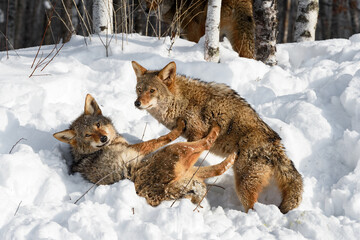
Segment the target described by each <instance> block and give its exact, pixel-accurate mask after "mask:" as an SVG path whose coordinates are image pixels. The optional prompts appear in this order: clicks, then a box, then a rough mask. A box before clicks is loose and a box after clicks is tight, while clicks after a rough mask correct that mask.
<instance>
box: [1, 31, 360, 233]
mask: <svg viewBox="0 0 360 240" xmlns="http://www.w3.org/2000/svg"><path fill="white" fill-rule="evenodd" d="M119 39H121V35H118V40H117V41H116V39H113V40H112V42H111V46H110V56H109V57H108V58H107V57H105V48H104V47H103V45H102V43H101V41H100V39H99V38H98V37H96V36H93V37H92V38H91V40H90V39H87V41H86V42H87V43H85V41H84V38H83V37H80V36H76V37H73V39H72V40H71V41H70V42H69V43H67V44H65V46H64V47H63V49H62V50H61V51H60V53H59V55H58V56H56V57H55V58H54V60H53V61H52V62H51V63H50V64H49V65H48V66H47V67H46V68H45V69H44V70H43V71H42V72H40V71H36V72H35V73H34V74H35V75H41V74H46V75H43V76H33V77H31V78H29V77H28V76H29V75H30V74H31V72H32V69H30V66H31V64H32V61H33V59H34V57H35V54H36V52H37V48H28V49H20V50H17V51H16V52H17V54H18V55H17V54H16V53H15V52H13V51H12V52H10V53H9V54H10V57H9V59H7V57H6V52H0V72H1V74H0V202H1V205H0V212H1V214H0V239H286V240H287V239H326V240H330V239H336V240H338V239H359V236H360V34H359V35H354V36H352V37H351V38H350V39H349V40H347V39H334V40H328V41H318V42H307V43H294V44H283V45H278V55H277V59H278V62H279V64H278V66H275V67H269V66H266V65H264V64H263V63H261V62H257V61H254V60H249V59H242V58H239V57H237V54H236V53H235V52H233V51H232V50H231V47H230V44H229V43H228V42H225V43H222V45H221V48H220V50H221V63H220V64H215V63H207V62H204V60H203V42H200V43H199V44H195V43H191V42H188V41H185V40H181V39H178V40H177V41H176V43H175V45H174V46H173V47H172V51H171V52H170V53H169V51H168V48H169V47H170V42H169V39H165V40H164V39H161V40H158V39H156V38H150V37H143V36H138V35H132V36H128V42H127V43H126V42H125V43H124V49H123V50H122V47H121V46H122V43H121V41H120V40H119ZM52 48H53V46H44V47H42V48H41V51H40V55H41V53H43V54H42V58H44V57H45V56H46V55H47V54H48V53H49V52H50V51H51V50H52ZM40 55H39V57H40ZM131 60H135V61H138V62H139V63H140V64H142V65H143V66H145V67H147V68H148V69H159V68H162V67H163V66H165V64H167V63H168V62H170V61H173V60H174V61H175V62H176V64H177V70H178V72H179V73H182V74H185V75H188V76H191V77H195V78H200V79H202V80H204V81H215V82H222V83H226V84H228V85H229V86H231V87H232V88H233V89H235V90H236V91H237V92H239V93H240V95H242V96H243V97H244V98H245V99H247V101H248V102H249V103H250V104H251V105H252V106H253V107H254V108H255V109H256V111H257V112H258V113H259V114H260V116H261V117H262V118H263V119H264V120H265V121H266V122H267V123H268V124H269V125H270V126H271V127H272V128H274V129H275V130H276V131H277V132H278V133H279V134H280V136H281V137H282V138H283V143H284V145H285V147H286V149H287V152H288V155H289V156H290V157H291V158H292V160H293V161H294V163H295V165H296V167H297V169H298V170H299V172H300V173H301V174H302V175H303V178H304V184H305V187H304V188H305V189H304V194H303V202H302V204H301V206H300V207H299V208H297V209H295V210H293V211H290V212H289V213H288V214H285V215H283V214H281V213H280V211H279V210H278V208H277V207H276V206H275V205H272V204H269V203H278V202H279V200H280V199H279V193H278V192H277V190H276V189H275V188H274V187H270V188H269V189H267V191H266V192H265V193H264V194H263V195H262V196H261V202H262V203H257V204H256V205H255V209H254V210H251V211H250V212H249V213H248V214H246V213H244V212H243V208H242V207H241V204H240V203H239V200H238V199H237V197H236V194H235V191H234V184H233V173H232V171H231V170H230V171H228V172H227V173H226V174H224V175H223V176H221V177H219V178H218V179H217V182H216V184H217V185H220V186H222V187H224V188H225V189H222V188H219V187H216V186H213V187H212V188H211V189H210V191H209V193H208V195H207V197H206V199H205V200H204V201H203V203H202V205H203V208H201V209H199V210H195V211H194V209H195V207H196V206H195V205H193V204H192V203H191V202H190V201H189V200H180V201H177V202H176V204H175V205H174V206H173V207H170V205H171V203H172V202H163V203H162V204H161V205H160V206H158V207H156V208H153V207H151V206H149V205H147V204H146V201H145V199H143V198H141V197H138V196H137V195H136V193H135V190H134V185H133V183H132V182H130V181H128V180H123V181H120V182H118V183H116V184H113V185H110V186H99V187H96V188H94V189H92V190H90V191H89V192H88V193H87V194H86V195H85V197H84V198H82V199H81V200H80V201H79V203H78V204H74V202H75V201H76V200H77V199H78V198H79V197H80V196H81V195H82V194H83V193H84V192H85V191H86V190H88V189H89V188H90V187H91V186H92V185H91V184H90V183H88V182H86V181H85V180H84V179H82V177H81V176H80V175H78V174H75V175H69V174H68V167H67V164H66V162H67V160H69V152H68V151H69V149H68V147H67V146H66V144H63V143H60V142H58V141H57V140H56V139H55V138H53V136H52V134H53V133H54V132H57V131H60V130H63V129H65V128H67V127H68V125H69V123H70V122H71V121H72V120H74V119H75V118H76V117H77V116H78V115H79V114H80V113H81V112H82V111H83V105H84V100H85V96H86V94H87V93H91V94H92V95H93V96H94V97H95V98H96V100H97V102H98V103H99V104H100V105H101V107H102V110H103V113H104V114H105V115H107V116H110V117H111V118H112V119H113V122H114V123H115V126H116V128H117V129H118V131H119V132H120V133H124V135H125V136H126V138H128V140H129V141H130V142H134V141H136V140H138V139H141V137H142V135H143V132H144V128H145V125H146V123H147V127H146V131H145V136H144V140H147V139H151V138H155V137H158V136H160V135H162V134H165V133H167V132H168V130H167V129H165V127H164V126H162V125H160V124H158V123H157V121H156V120H154V119H153V118H152V117H151V116H150V115H148V114H147V113H146V112H145V111H140V110H138V109H136V108H135V107H134V104H133V102H134V100H135V99H136V96H135V83H136V80H135V74H134V72H133V69H132V67H131V63H130V61H131ZM22 138H24V139H22ZM20 139H22V140H21V141H20V142H19V143H18V144H16V146H15V147H14V148H13V149H12V147H13V146H14V145H15V143H16V142H17V141H18V140H20ZM180 140H184V139H180ZM11 149H12V151H11V153H9V152H10V150H11ZM220 160H221V159H220V158H218V157H216V156H213V155H211V154H210V155H209V156H208V157H207V158H206V160H205V162H206V164H210V163H217V162H219V161H220ZM214 181H215V179H210V180H209V183H213V182H214ZM263 203H266V204H263Z"/></svg>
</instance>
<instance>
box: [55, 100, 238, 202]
mask: <svg viewBox="0 0 360 240" xmlns="http://www.w3.org/2000/svg"><path fill="white" fill-rule="evenodd" d="M176 125H177V126H176V127H175V128H174V129H173V130H172V131H171V132H170V133H168V134H166V135H164V136H162V137H160V138H158V139H153V140H149V141H146V142H142V143H137V144H129V143H128V142H127V141H126V140H125V139H124V138H123V137H122V136H121V135H120V134H118V133H117V132H116V130H115V128H114V126H113V124H112V122H111V120H110V119H109V118H108V117H105V116H103V115H102V112H101V109H100V107H99V105H98V104H97V103H96V101H95V99H94V98H93V97H92V96H91V95H90V94H88V95H87V96H86V100H85V108H84V113H83V114H82V115H80V116H79V117H78V118H77V119H76V120H75V121H74V122H73V123H72V124H71V125H70V128H69V129H67V130H64V131H61V132H58V133H55V134H54V137H55V138H56V139H58V140H59V141H62V142H65V143H68V144H70V146H71V149H72V155H73V158H74V163H73V165H72V167H71V169H72V171H73V172H79V173H81V174H82V176H84V178H86V179H87V180H89V181H90V182H92V183H96V184H104V185H106V184H112V183H115V182H117V181H119V180H122V179H129V180H131V181H133V182H134V184H135V188H136V192H137V194H138V195H139V196H142V197H145V198H146V200H147V202H148V203H149V204H150V205H152V206H157V205H158V204H160V203H161V202H162V201H163V200H170V199H177V198H180V197H185V198H190V199H191V200H192V202H194V203H199V202H200V201H201V199H202V197H203V196H204V195H205V193H206V185H205V183H204V180H205V179H206V178H210V177H214V176H218V175H221V174H222V173H224V172H225V171H226V170H227V169H228V168H230V167H231V166H232V165H233V163H234V161H235V154H234V155H232V156H230V157H228V158H227V159H225V160H224V161H223V162H221V163H219V164H217V165H213V166H205V167H200V168H198V167H194V166H193V165H194V164H195V162H196V161H197V159H198V157H199V156H200V154H201V153H202V152H203V151H204V150H208V149H210V147H211V146H212V144H213V143H214V141H215V140H216V137H217V136H218V134H219V130H220V127H219V126H217V125H216V124H215V123H214V126H213V127H212V129H211V131H210V133H209V134H208V136H207V137H205V138H203V139H201V140H199V141H196V142H187V143H175V144H172V145H169V146H167V147H164V148H162V149H160V150H158V151H157V152H155V153H152V152H154V151H155V150H157V149H158V148H160V147H162V146H164V145H166V144H167V143H169V142H171V141H172V140H175V139H176V138H178V137H179V136H180V134H181V132H182V131H183V129H184V128H185V122H184V121H183V120H181V119H178V120H177V121H176ZM151 153H152V154H151ZM196 171H197V174H196V175H194V173H195V172H196ZM193 175H194V177H192V176H193Z"/></svg>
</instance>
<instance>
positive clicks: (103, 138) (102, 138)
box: [100, 136, 108, 143]
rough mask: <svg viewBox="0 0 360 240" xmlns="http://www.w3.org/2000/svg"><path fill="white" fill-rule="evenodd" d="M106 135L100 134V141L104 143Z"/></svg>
mask: <svg viewBox="0 0 360 240" xmlns="http://www.w3.org/2000/svg"><path fill="white" fill-rule="evenodd" d="M107 139H108V138H107V136H101V137H100V141H101V142H102V143H105V142H106V141H107Z"/></svg>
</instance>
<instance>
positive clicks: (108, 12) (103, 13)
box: [93, 0, 113, 34]
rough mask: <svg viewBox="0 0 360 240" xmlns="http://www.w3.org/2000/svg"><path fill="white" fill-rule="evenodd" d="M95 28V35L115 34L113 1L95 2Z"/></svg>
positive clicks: (98, 0)
mask: <svg viewBox="0 0 360 240" xmlns="http://www.w3.org/2000/svg"><path fill="white" fill-rule="evenodd" d="M93 26H94V32H95V33H104V34H112V33H113V0H94V4H93Z"/></svg>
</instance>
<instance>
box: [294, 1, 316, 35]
mask: <svg viewBox="0 0 360 240" xmlns="http://www.w3.org/2000/svg"><path fill="white" fill-rule="evenodd" d="M318 14H319V0H299V3H298V11H297V18H296V22H295V36H294V39H295V41H297V42H303V41H315V30H316V23H317V19H318Z"/></svg>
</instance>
